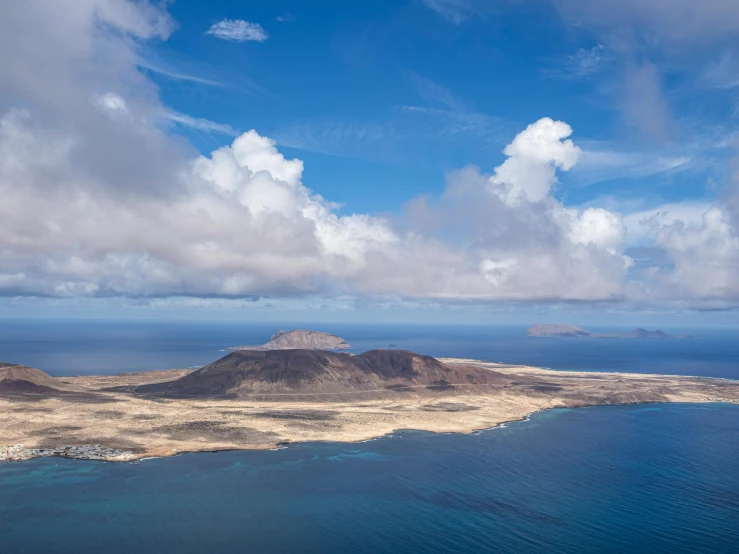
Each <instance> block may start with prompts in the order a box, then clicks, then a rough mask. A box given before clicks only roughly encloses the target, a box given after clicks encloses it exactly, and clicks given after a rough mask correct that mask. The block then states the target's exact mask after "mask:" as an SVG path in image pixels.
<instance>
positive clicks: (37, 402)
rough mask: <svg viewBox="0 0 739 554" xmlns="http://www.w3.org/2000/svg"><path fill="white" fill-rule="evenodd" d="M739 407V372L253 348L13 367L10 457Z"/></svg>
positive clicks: (5, 446) (118, 455)
mask: <svg viewBox="0 0 739 554" xmlns="http://www.w3.org/2000/svg"><path fill="white" fill-rule="evenodd" d="M651 402H732V403H739V381H730V380H724V379H712V378H699V377H681V376H672V375H643V374H629V373H588V372H575V371H551V370H545V369H540V368H535V367H527V366H521V365H508V364H500V363H491V362H483V361H476V360H469V359H435V358H432V357H429V356H423V355H420V354H416V353H413V352H408V351H404V350H387V349H382V350H371V351H369V352H365V353H363V354H359V355H356V356H354V355H351V354H348V353H340V352H330V351H322V350H313V349H293V350H243V351H235V352H232V353H229V354H228V355H226V356H224V357H223V358H221V359H219V360H217V361H215V362H213V363H211V364H208V365H206V366H205V367H202V368H200V369H197V370H190V369H172V370H159V371H150V372H139V373H129V374H119V375H101V376H83V377H57V378H54V377H51V376H50V375H48V374H46V373H44V372H43V371H40V370H38V369H34V368H30V367H25V366H19V365H13V364H0V460H23V459H28V458H35V457H44V456H59V457H67V458H78V459H92V460H105V461H118V462H128V461H135V460H140V459H142V458H147V457H158V456H172V455H176V454H180V453H184V452H199V451H220V450H236V449H274V448H278V447H280V446H281V445H285V444H288V443H294V442H302V441H346V442H350V441H363V440H368V439H372V438H376V437H381V436H384V435H388V434H392V433H393V432H394V431H395V430H397V429H416V430H423V431H434V432H461V433H469V432H473V431H476V430H479V429H487V428H492V427H495V426H497V425H500V424H502V423H505V422H509V421H515V420H521V419H525V418H526V417H527V415H528V414H531V413H533V412H536V411H539V410H547V409H551V408H577V407H585V406H597V405H606V404H635V403H651Z"/></svg>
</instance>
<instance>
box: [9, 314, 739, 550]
mask: <svg viewBox="0 0 739 554" xmlns="http://www.w3.org/2000/svg"><path fill="white" fill-rule="evenodd" d="M280 327H284V328H295V327H296V326H295V325H289V324H284V325H275V324H237V323H224V324H215V323H199V324H194V323H184V322H182V323H172V322H168V323H160V322H143V323H142V322H130V323H121V322H89V321H85V322H59V321H22V322H21V321H0V361H8V362H15V363H22V364H26V365H30V366H34V367H39V368H41V369H43V370H45V371H48V372H49V373H51V374H54V375H78V374H95V373H118V372H121V371H143V370H149V369H157V368H171V367H194V366H201V365H204V364H207V363H209V362H211V361H213V360H215V359H217V358H219V357H221V356H222V355H224V354H225V352H223V349H224V348H226V347H228V346H233V345H236V344H260V343H263V342H265V341H267V340H268V339H269V337H270V335H271V334H272V333H274V332H275V331H276V330H278V329H279V328H280ZM297 327H301V328H306V327H309V328H313V329H317V330H324V331H328V332H333V333H336V334H339V335H341V336H343V337H344V338H346V339H347V340H348V341H349V342H350V343H351V344H352V345H353V346H354V351H355V352H361V351H364V350H368V349H371V348H380V347H387V346H389V345H390V344H395V345H397V347H399V348H405V349H409V350H414V351H416V352H420V353H424V354H429V355H433V356H453V357H470V358H478V359H485V360H491V361H499V362H509V363H525V364H531V365H537V366H544V367H551V368H555V369H581V370H591V371H634V372H650V373H651V372H655V373H674V374H684V375H705V376H715V377H724V378H739V332H738V331H736V330H713V329H701V330H689V329H675V330H672V329H670V330H668V331H670V332H674V333H678V332H679V333H685V332H687V333H691V334H693V335H694V336H695V337H696V338H695V339H694V340H685V341H682V340H680V341H677V340H676V341H638V340H605V339H527V338H525V336H524V332H525V327H502V326H499V327H496V326H401V325H392V326H378V325H311V326H306V325H299V326H297ZM594 330H596V331H619V330H618V329H594ZM37 552H50V553H54V552H74V553H76V554H87V553H99V552H106V553H108V554H115V553H118V552H121V553H122V552H127V553H129V552H144V553H148V552H161V553H168V552H172V553H177V554H189V553H196V552H198V553H199V552H207V553H221V552H223V553H235V552H239V553H240V552H254V553H262V552H267V553H269V552H311V553H312V552H372V553H396V552H398V553H409V554H415V553H431V552H514V553H527V552H563V553H564V552H568V553H569V552H598V553H611V552H614V553H616V552H618V553H621V552H624V553H625V552H629V553H631V552H665V553H667V552H670V553H672V552H685V553H688V552H691V553H692V552H698V553H704V552H706V553H708V552H721V553H724V552H726V553H729V552H732V553H733V552H739V406H732V405H718V404H717V405H686V404H680V405H677V404H676V405H648V406H619V407H598V408H587V409H579V410H554V411H549V412H543V413H538V414H534V415H533V416H532V417H531V420H530V421H527V422H518V423H511V424H509V425H507V426H505V427H504V428H498V429H493V430H490V431H484V432H482V433H480V434H477V435H434V434H430V433H419V432H412V431H403V432H399V433H397V434H396V435H395V436H392V437H387V438H383V439H379V440H376V441H370V442H366V443H361V444H336V443H323V444H320V443H319V444H316V443H312V444H301V445H291V446H290V447H289V448H286V449H283V450H278V451H273V452H222V453H217V454H202V453H201V454H187V455H182V456H178V457H174V458H167V459H156V460H144V461H141V462H137V463H131V464H106V463H98V462H85V461H77V460H62V459H37V460H31V461H27V462H19V463H4V464H0V554H6V553H37Z"/></svg>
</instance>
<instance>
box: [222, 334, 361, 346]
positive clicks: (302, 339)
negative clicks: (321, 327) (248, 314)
mask: <svg viewBox="0 0 739 554" xmlns="http://www.w3.org/2000/svg"><path fill="white" fill-rule="evenodd" d="M350 348H351V345H350V344H349V343H348V342H346V341H345V340H344V339H342V338H341V337H337V336H336V335H332V334H330V333H322V332H320V331H304V330H302V329H296V330H295V331H278V332H277V333H275V334H274V335H272V338H271V339H270V340H269V342H267V343H265V344H262V345H259V346H232V347H231V348H227V349H226V350H231V351H237V350H293V349H309V350H349V349H350Z"/></svg>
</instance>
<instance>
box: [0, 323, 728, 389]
mask: <svg viewBox="0 0 739 554" xmlns="http://www.w3.org/2000/svg"><path fill="white" fill-rule="evenodd" d="M280 328H285V329H294V328H310V329H314V330H319V331H327V332H330V333H335V334H338V335H340V336H342V337H344V338H345V339H346V340H347V341H349V343H350V344H351V345H352V346H353V347H354V352H364V351H365V350H370V349H373V348H384V347H387V346H389V345H391V344H395V345H397V347H398V348H404V349H406V350H412V351H415V352H418V353H421V354H428V355H430V356H437V357H438V356H441V357H465V358H475V359H481V360H488V361H497V362H507V363H519V364H528V365H535V366H540V367H549V368H553V369H574V370H591V371H631V372H642V373H669V374H679V375H703V376H712V377H724V378H735V379H739V329H695V330H691V329H669V328H668V329H665V330H666V331H668V332H672V333H674V334H678V333H689V334H692V335H693V336H694V337H695V339H694V340H665V341H663V340H624V339H620V340H616V339H534V338H526V336H525V332H526V327H525V326H492V325H490V326H471V325H470V326H468V325H449V326H443V325H428V326H423V325H349V324H335V325H329V324H316V325H307V324H299V325H295V324H290V323H284V324H275V323H264V324H254V323H249V324H246V323H190V322H105V321H8V320H0V361H4V362H13V363H20V364H25V365H30V366H32V367H38V368H39V369H43V370H44V371H46V372H48V373H50V374H52V375H82V374H104V373H119V372H123V371H146V370H151V369H167V368H175V367H177V368H182V367H200V366H203V365H205V364H208V363H210V362H212V361H214V360H216V359H218V358H219V357H221V356H223V355H225V354H226V352H223V349H224V348H228V347H229V346H235V345H239V344H262V343H264V342H266V341H268V340H269V338H270V336H271V335H272V334H273V333H274V332H276V331H278V330H279V329H280ZM593 330H595V331H603V332H621V331H627V330H628V329H618V328H603V329H598V328H595V329H593Z"/></svg>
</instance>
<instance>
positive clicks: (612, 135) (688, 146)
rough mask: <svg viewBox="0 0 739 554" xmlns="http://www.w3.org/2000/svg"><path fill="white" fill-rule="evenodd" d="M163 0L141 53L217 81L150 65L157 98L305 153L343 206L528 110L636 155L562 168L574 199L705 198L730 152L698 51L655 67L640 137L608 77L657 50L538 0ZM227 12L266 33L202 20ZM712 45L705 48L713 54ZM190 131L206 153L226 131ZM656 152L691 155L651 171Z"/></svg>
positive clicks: (490, 160)
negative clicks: (215, 30) (658, 107)
mask: <svg viewBox="0 0 739 554" xmlns="http://www.w3.org/2000/svg"><path fill="white" fill-rule="evenodd" d="M441 4H443V3H441ZM450 4H452V5H453V4H454V3H450ZM170 11H171V13H172V15H173V16H174V17H175V19H176V20H177V22H178V25H179V27H178V29H177V30H176V31H175V32H174V33H173V34H172V36H171V38H170V39H169V40H168V41H167V42H166V43H160V44H156V45H152V46H151V47H150V52H147V54H146V57H147V61H151V63H152V64H157V65H160V66H161V67H162V68H169V69H170V70H172V71H175V72H177V73H182V74H188V75H192V76H196V77H199V78H203V79H210V80H212V81H216V82H218V83H220V84H221V85H222V86H208V85H202V84H195V83H187V82H183V81H181V80H174V79H171V78H167V77H166V76H164V75H157V74H153V75H152V77H153V78H154V79H155V81H156V82H157V84H158V86H159V87H160V88H161V91H162V98H163V100H164V102H165V103H167V104H169V105H171V106H173V107H175V108H176V109H177V110H178V111H182V112H184V113H188V114H192V115H195V116H197V117H202V118H206V119H209V120H211V121H214V122H224V123H227V124H228V125H230V126H232V127H233V128H234V129H236V130H248V129H252V128H254V129H257V130H258V131H260V132H261V133H263V134H265V135H267V136H270V137H273V138H276V139H277V141H278V144H280V145H281V147H282V148H281V150H282V151H283V152H285V154H286V155H288V156H297V157H300V158H301V159H303V160H304V161H305V162H306V164H305V165H306V173H305V182H306V183H308V184H309V186H311V187H312V188H314V189H315V190H317V191H319V192H320V193H321V194H324V195H325V196H327V197H329V198H332V199H335V200H336V201H339V202H342V203H343V205H344V210H346V211H363V212H366V211H369V212H374V213H377V212H384V211H387V210H398V209H400V207H401V206H402V204H403V203H404V202H406V201H407V200H409V199H410V198H412V197H414V196H416V195H418V194H426V193H439V192H441V190H442V189H443V187H444V172H445V171H448V170H453V169H456V168H459V167H462V166H464V165H467V164H472V165H478V166H480V167H481V168H487V169H490V168H492V167H494V166H495V165H498V164H499V163H500V162H501V161H502V160H503V155H502V154H501V150H502V148H503V147H504V146H505V145H506V144H507V143H508V142H509V141H510V139H511V138H512V137H513V136H514V135H515V134H516V132H518V131H519V130H520V129H522V128H524V127H525V126H526V125H528V124H529V123H531V122H533V121H536V120H537V119H539V118H541V117H551V118H553V119H559V120H563V121H566V122H567V123H569V124H570V125H571V126H572V127H573V129H574V130H575V133H576V135H575V136H576V137H577V139H578V142H579V143H583V142H592V144H593V148H594V149H596V150H603V151H605V152H608V153H620V154H623V155H632V156H633V157H634V158H639V157H640V156H641V157H642V158H643V159H642V160H639V159H636V160H635V161H634V164H635V165H638V166H639V167H637V168H633V167H618V166H616V167H605V168H602V167H599V168H594V169H593V170H592V171H588V170H585V169H583V170H582V171H581V172H580V173H579V174H573V175H565V176H563V177H562V185H561V187H560V190H559V194H561V195H566V196H567V198H568V200H569V201H570V202H571V203H586V202H589V201H592V200H593V199H594V198H598V197H607V198H609V200H610V201H611V202H623V203H626V204H627V205H629V207H630V208H631V209H634V208H637V209H638V208H648V207H652V206H657V205H660V204H663V203H669V202H676V201H685V200H694V199H704V198H710V197H713V196H715V194H716V190H715V188H714V187H710V186H707V185H708V184H709V178H712V179H714V180H720V178H721V175H722V173H723V171H725V168H722V167H716V166H717V165H718V164H715V161H716V159H717V158H718V159H721V158H722V157H725V156H728V155H731V152H730V151H722V150H724V149H723V148H721V147H719V146H717V145H716V144H715V143H716V142H721V140H722V139H723V138H724V136H725V129H724V127H725V126H726V124H727V120H730V119H731V118H732V116H733V112H734V110H735V106H734V105H733V96H734V94H733V92H732V91H731V89H729V90H716V89H711V88H709V87H708V86H707V85H702V84H701V83H700V80H701V79H702V75H701V73H702V72H703V71H704V69H705V66H704V63H703V59H701V60H700V61H699V62H698V63H696V61H694V60H692V59H688V60H686V63H685V65H684V66H683V65H681V66H677V67H675V66H673V65H672V63H669V62H665V65H664V66H663V67H657V66H656V65H655V71H656V73H657V78H658V80H659V85H660V86H661V90H660V95H661V97H662V98H661V99H662V101H663V102H664V103H665V106H666V108H665V111H666V115H665V121H664V123H663V124H664V126H665V127H667V128H668V129H669V130H668V131H666V134H665V136H652V135H651V133H650V132H649V131H645V130H643V129H640V128H639V127H638V125H636V124H635V122H634V121H632V120H631V119H630V116H629V115H627V114H625V113H624V109H623V108H622V105H623V104H624V103H625V102H627V100H626V98H625V94H626V93H624V92H623V91H622V90H619V89H620V88H623V81H624V79H625V74H626V72H627V71H630V70H629V68H628V66H629V65H630V64H639V63H640V60H642V63H650V64H652V63H657V62H655V61H650V60H648V59H645V58H642V57H641V56H640V55H638V54H634V55H633V56H629V58H631V59H623V58H624V56H623V55H622V54H620V53H617V52H612V51H611V50H610V49H609V48H608V47H606V46H604V44H603V37H602V36H600V35H599V34H597V33H594V32H592V31H590V30H588V29H581V28H575V27H572V26H569V25H568V24H567V23H566V22H565V21H563V20H562V18H561V17H560V16H559V15H558V13H557V11H556V9H555V8H554V7H553V6H551V5H549V4H547V3H543V2H524V3H512V4H511V5H509V6H505V3H501V5H500V7H499V8H497V9H495V10H489V11H486V12H484V13H482V14H480V15H475V14H474V13H473V14H470V15H469V16H468V17H467V18H466V19H464V20H462V21H460V22H458V23H457V22H455V21H454V20H451V21H450V20H449V19H448V18H446V17H444V14H443V13H438V12H437V11H436V10H434V9H431V8H430V7H429V5H427V3H424V2H423V1H420V0H417V1H409V2H398V1H385V2H382V1H378V2H371V3H366V4H359V3H345V2H322V3H316V4H306V3H304V2H270V3H267V4H262V5H260V4H259V3H243V2H209V3H202V2H187V1H184V2H183V1H179V2H176V3H175V4H173V5H172V7H171V9H170ZM224 18H232V19H233V18H240V19H241V18H243V19H244V20H247V21H253V22H258V23H259V24H260V25H262V27H263V28H264V29H265V31H266V32H267V33H268V34H269V38H268V39H267V40H265V41H264V42H256V41H247V42H243V43H234V42H230V41H223V40H217V39H214V37H213V36H211V35H206V34H205V32H204V29H205V30H207V28H208V27H209V26H210V25H211V24H213V23H216V22H218V21H220V20H222V19H224ZM278 18H283V19H284V21H280V20H278ZM708 50H711V49H708ZM723 55H724V54H723V53H722V52H720V51H719V52H715V51H714V52H706V57H707V58H709V59H711V58H713V59H714V60H715V62H716V63H720V61H721V60H722V59H723V58H722V57H721V56H723ZM692 57H693V56H688V58H692ZM696 57H699V56H696ZM673 63H674V62H673ZM694 65H696V66H697V67H693V66H694ZM645 109H648V108H645ZM716 127H718V128H720V129H716ZM186 132H187V131H186ZM714 133H717V134H718V135H719V136H718V137H714V136H712V135H713V134H714ZM187 134H188V138H189V139H190V140H191V141H192V142H193V144H195V145H196V147H198V148H199V149H201V150H202V151H204V152H207V151H209V150H212V149H213V148H215V147H216V146H218V145H220V144H223V143H225V142H228V140H229V137H227V136H214V135H213V134H208V135H205V136H203V134H202V133H198V132H194V131H190V132H187ZM660 158H668V159H672V160H674V161H675V162H676V163H677V161H679V160H680V159H681V158H691V161H690V162H688V163H685V164H682V165H680V166H679V168H677V169H679V171H675V170H674V169H673V170H672V171H670V170H667V171H659V168H660V160H659V159H660ZM665 165H666V166H667V167H670V164H669V163H666V164H665ZM706 166H708V167H706ZM651 172H655V173H653V174H650V173H651ZM570 177H571V178H570ZM592 181H597V182H592Z"/></svg>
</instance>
